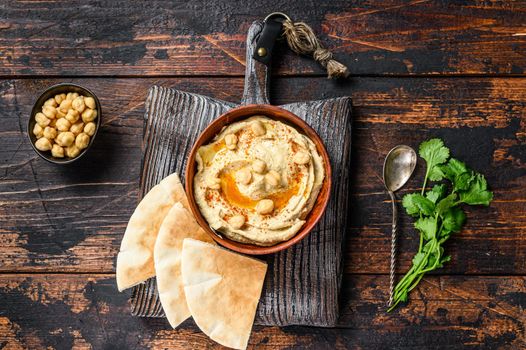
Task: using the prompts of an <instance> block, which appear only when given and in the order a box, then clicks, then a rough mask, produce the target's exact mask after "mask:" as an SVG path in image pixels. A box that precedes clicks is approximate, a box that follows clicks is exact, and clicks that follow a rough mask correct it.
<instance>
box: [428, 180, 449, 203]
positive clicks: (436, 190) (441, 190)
mask: <svg viewBox="0 0 526 350" xmlns="http://www.w3.org/2000/svg"><path fill="white" fill-rule="evenodd" d="M446 191H447V187H446V185H444V184H440V185H435V186H433V189H432V190H431V191H428V192H427V193H426V198H427V199H429V200H430V201H431V202H433V203H435V204H436V202H437V201H438V200H439V199H442V198H443V197H444V195H445V194H446Z"/></svg>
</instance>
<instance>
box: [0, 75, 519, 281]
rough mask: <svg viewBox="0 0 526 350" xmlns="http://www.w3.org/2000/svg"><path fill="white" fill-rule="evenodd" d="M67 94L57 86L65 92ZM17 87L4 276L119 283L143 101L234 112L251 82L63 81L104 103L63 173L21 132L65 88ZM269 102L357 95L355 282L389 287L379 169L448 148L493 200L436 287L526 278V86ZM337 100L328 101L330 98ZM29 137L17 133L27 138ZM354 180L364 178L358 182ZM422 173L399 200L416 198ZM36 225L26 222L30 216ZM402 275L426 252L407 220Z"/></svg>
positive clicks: (295, 84)
mask: <svg viewBox="0 0 526 350" xmlns="http://www.w3.org/2000/svg"><path fill="white" fill-rule="evenodd" d="M61 80H62V79H61ZM61 80H59V79H44V80H9V81H4V82H3V83H2V84H0V86H1V88H0V89H1V90H0V91H1V93H0V116H1V117H0V118H1V120H2V123H1V124H0V178H1V181H0V227H1V228H2V231H1V232H0V243H1V244H0V247H1V248H0V269H1V271H3V272H14V271H26V272H30V271H41V272H45V271H49V272H51V271H70V272H75V271H79V272H112V271H113V270H114V258H115V256H116V253H117V251H118V248H119V244H120V240H121V238H122V234H123V232H124V229H125V227H126V223H127V221H128V219H129V217H130V215H131V213H132V212H133V208H134V206H135V203H136V201H137V198H138V189H139V174H140V159H141V143H142V141H141V140H142V133H143V128H142V124H143V113H144V100H145V99H146V94H147V89H148V88H149V87H150V86H151V85H153V84H157V85H161V86H166V87H174V88H176V89H178V90H186V91H195V92H198V93H201V94H206V95H212V96H216V97H219V98H222V99H224V100H230V101H236V100H237V101H239V99H240V98H241V96H242V92H243V81H242V79H237V78H236V79H224V78H216V79H211V78H203V79H180V78H178V79H67V80H71V81H75V82H79V83H82V84H84V85H86V86H87V87H89V88H92V89H93V90H94V92H95V93H96V94H97V95H98V96H99V97H100V98H101V103H102V106H103V109H104V116H103V123H102V124H103V125H102V127H101V130H100V134H99V135H98V137H97V142H96V143H95V144H94V145H93V149H92V150H90V152H89V153H88V154H87V155H86V159H84V160H81V161H79V163H78V164H76V165H75V166H69V167H57V166H53V165H51V164H47V163H46V162H43V161H41V160H40V159H38V158H37V155H36V154H34V153H33V150H32V149H31V146H30V145H29V144H28V142H27V139H26V137H25V136H24V135H23V132H25V130H24V127H25V125H26V123H27V118H28V115H29V112H30V110H31V105H32V102H33V99H34V98H35V96H36V95H38V92H39V91H41V90H43V89H44V88H45V87H46V86H49V85H51V84H54V83H56V82H57V81H61ZM272 91H273V93H272V96H271V101H272V102H273V103H274V104H286V103H290V102H294V101H300V100H309V99H319V98H326V97H332V96H338V95H350V96H351V97H352V99H353V111H354V117H353V118H354V119H353V123H354V124H353V125H354V128H353V147H352V151H351V153H352V161H351V177H352V179H351V183H352V185H351V188H350V192H351V212H352V213H353V215H352V216H351V218H350V220H351V221H350V224H349V235H348V239H347V247H346V249H345V253H346V256H345V260H344V263H345V265H344V266H345V270H346V272H349V273H387V272H388V264H387V263H386V262H387V261H388V256H389V222H390V215H391V213H390V207H389V203H388V202H387V201H388V199H389V198H388V196H387V194H386V193H385V192H384V188H383V185H382V182H381V169H382V162H383V157H384V155H385V154H386V153H387V152H388V151H389V149H390V148H391V147H392V146H394V145H396V144H398V143H406V144H409V145H412V146H414V147H417V146H418V144H419V142H421V141H422V140H425V139H427V138H430V137H435V136H439V137H442V138H444V140H445V141H446V143H447V145H448V146H449V147H450V148H451V150H452V152H453V154H454V155H456V156H457V157H459V158H461V159H464V160H465V161H466V162H467V163H468V164H469V165H470V166H471V167H473V168H474V169H476V170H478V171H481V172H483V173H484V174H486V175H487V177H488V181H489V184H490V186H491V187H492V189H493V190H494V191H495V200H494V202H493V203H492V205H491V206H490V207H489V208H476V209H470V210H469V212H468V223H467V225H466V227H465V229H464V230H463V231H462V233H461V234H460V235H458V236H456V237H455V239H452V240H451V241H450V242H448V246H447V247H448V249H449V252H450V253H451V254H452V255H453V259H452V261H451V262H450V263H448V264H447V265H446V267H445V268H444V269H443V270H440V271H439V273H457V274H458V273H460V274H474V275H478V274H490V275H492V274H524V273H526V236H525V232H526V231H525V230H524V227H525V226H526V222H525V220H526V217H525V215H524V213H525V212H526V202H525V200H524V198H526V184H525V181H526V169H525V167H524V164H525V162H526V154H525V152H526V150H525V149H524V147H523V145H524V142H525V140H526V130H525V128H526V121H525V118H526V102H525V101H526V79H523V78H513V79H486V78H470V79H461V78H445V79H420V78H414V79H413V78H389V79H383V78H382V79H377V78H355V79H352V80H351V81H349V82H348V83H345V84H343V83H335V82H333V81H330V80H327V79H325V78H317V79H308V78H284V79H274V80H273V83H272ZM329 91H330V92H329ZM21 130H22V132H21ZM354 169H359V170H354ZM422 177H423V172H422V167H421V166H420V165H419V166H418V167H417V172H416V174H415V177H414V178H413V179H412V180H411V181H410V183H409V185H408V187H407V188H406V189H404V190H403V191H402V192H401V193H400V194H399V195H400V196H401V195H402V194H403V193H406V192H408V191H414V190H416V189H417V188H418V186H420V185H421V182H422ZM28 213H31V215H28ZM400 225H401V231H400V232H401V240H400V244H401V247H400V269H399V271H400V272H402V271H404V270H406V269H407V268H408V266H409V263H410V260H411V258H412V254H413V253H414V251H415V249H416V245H417V242H416V240H415V239H414V237H415V234H416V232H415V231H414V229H413V228H412V222H411V220H410V219H409V218H408V217H406V216H405V215H403V216H402V217H401V222H400Z"/></svg>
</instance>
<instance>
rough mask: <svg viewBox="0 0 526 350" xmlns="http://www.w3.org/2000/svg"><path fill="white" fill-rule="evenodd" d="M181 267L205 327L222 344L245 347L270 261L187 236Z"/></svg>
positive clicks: (188, 294)
mask: <svg viewBox="0 0 526 350" xmlns="http://www.w3.org/2000/svg"><path fill="white" fill-rule="evenodd" d="M181 271H182V275H183V284H184V292H185V295H186V302H187V304H188V309H189V310H190V313H191V314H192V317H193V318H194V321H195V323H196V324H197V325H198V327H199V328H200V329H201V331H203V332H204V333H205V334H206V335H208V336H209V337H210V338H211V339H212V340H214V341H216V342H218V343H219V344H221V345H224V346H228V347H231V348H234V349H245V348H246V347H247V344H248V339H249V337H250V332H251V330H252V324H253V323H254V316H255V314H256V308H257V305H258V303H259V297H260V295H261V289H262V288H263V281H264V280H265V273H266V271H267V264H266V263H264V262H261V261H259V260H256V259H252V258H249V257H246V256H243V255H240V254H237V253H234V252H231V251H229V250H226V249H224V248H220V247H218V246H216V245H212V244H209V243H205V242H201V241H197V240H194V239H189V238H187V239H185V240H184V241H183V253H182V259H181Z"/></svg>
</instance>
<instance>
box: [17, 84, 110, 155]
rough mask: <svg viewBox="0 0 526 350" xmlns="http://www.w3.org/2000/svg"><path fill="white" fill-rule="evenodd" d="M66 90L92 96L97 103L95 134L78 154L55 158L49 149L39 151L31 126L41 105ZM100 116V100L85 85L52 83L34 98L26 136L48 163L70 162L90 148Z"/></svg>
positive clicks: (66, 91) (97, 129)
mask: <svg viewBox="0 0 526 350" xmlns="http://www.w3.org/2000/svg"><path fill="white" fill-rule="evenodd" d="M68 92H76V93H78V94H80V95H83V96H88V97H93V99H94V100H95V104H96V105H97V118H96V119H95V121H94V122H95V125H96V128H95V134H93V136H91V137H90V141H89V145H88V147H86V148H84V149H83V150H82V151H80V153H79V155H78V156H76V157H74V158H68V157H64V158H56V157H53V156H52V155H51V152H50V151H46V152H42V151H39V150H38V149H37V148H36V146H35V142H36V141H37V138H36V136H35V135H33V128H34V127H35V124H36V121H35V114H37V113H38V112H41V111H42V106H43V105H44V102H46V100H48V99H49V98H51V97H53V96H55V95H57V94H62V93H65V94H66V93H68ZM101 118H102V109H101V106H100V101H99V99H98V98H97V96H96V95H95V94H94V93H93V92H91V91H90V90H88V89H86V88H85V87H82V86H80V85H77V84H72V83H61V84H57V85H53V86H51V87H49V88H47V89H46V90H45V91H44V92H43V93H42V94H41V95H40V96H39V97H38V98H37V100H36V102H35V104H34V105H33V109H32V111H31V116H30V117H29V122H28V124H27V136H28V137H29V142H30V143H31V146H33V149H34V150H35V152H36V153H37V154H38V155H39V156H40V157H42V158H43V159H45V160H47V161H48V162H50V163H53V164H70V163H73V162H74V161H76V160H78V159H80V158H81V157H82V156H83V155H84V154H86V152H87V151H88V149H90V147H91V145H93V141H94V140H95V137H96V136H97V132H98V131H99V126H100V121H101Z"/></svg>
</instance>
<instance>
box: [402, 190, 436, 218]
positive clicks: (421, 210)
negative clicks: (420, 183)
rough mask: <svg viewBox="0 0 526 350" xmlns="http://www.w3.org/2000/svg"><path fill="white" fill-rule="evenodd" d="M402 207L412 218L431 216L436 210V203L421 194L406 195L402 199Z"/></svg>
mask: <svg viewBox="0 0 526 350" xmlns="http://www.w3.org/2000/svg"><path fill="white" fill-rule="evenodd" d="M402 205H403V206H404V208H405V211H406V212H407V214H409V215H411V216H418V215H420V214H424V215H431V214H433V210H434V209H435V205H434V203H433V202H432V201H430V200H429V199H427V198H426V197H424V196H422V195H421V194H420V193H411V194H406V195H405V196H404V198H403V199H402Z"/></svg>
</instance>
